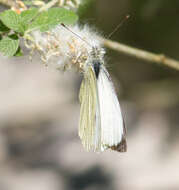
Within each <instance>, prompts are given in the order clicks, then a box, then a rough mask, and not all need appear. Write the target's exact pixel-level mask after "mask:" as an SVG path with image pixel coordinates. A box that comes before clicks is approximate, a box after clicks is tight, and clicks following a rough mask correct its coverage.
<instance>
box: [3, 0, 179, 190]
mask: <svg viewBox="0 0 179 190" xmlns="http://www.w3.org/2000/svg"><path fill="white" fill-rule="evenodd" d="M4 8H5V7H1V10H2V9H4ZM128 14H130V16H131V17H130V19H129V20H128V21H126V22H125V23H124V24H123V26H122V27H120V29H119V30H118V31H117V32H116V33H115V34H114V35H113V36H112V37H111V39H112V40H115V41H119V42H122V43H125V44H128V45H130V46H134V47H137V48H142V49H145V50H147V51H151V52H154V53H163V54H166V55H167V56H169V57H172V58H175V59H177V60H179V35H178V34H179V1H178V0H172V1H171V0H170V1H169V0H155V1H151V0H143V1H141V0H135V1H133V0H125V1H124V0H123V1H122V0H113V1H110V0H96V1H95V0H93V1H91V3H90V4H88V7H86V10H85V11H81V12H80V16H81V19H80V20H81V23H88V24H89V25H92V26H95V27H96V28H97V30H98V31H99V32H100V33H102V34H103V35H104V36H108V34H109V33H110V32H112V31H113V30H114V28H115V27H116V26H117V25H118V24H119V23H120V22H121V20H122V19H123V18H124V17H125V16H126V15H128ZM24 52H25V56H23V57H18V58H5V57H3V56H1V57H0V190H131V189H132V190H168V189H172V190H178V189H179V162H178V160H179V151H178V147H179V115H178V113H179V87H178V83H179V76H178V71H175V70H173V69H170V68H167V67H164V66H158V65H156V64H155V63H151V64H150V63H147V62H145V61H141V60H138V59H135V58H131V57H128V56H126V55H123V54H120V53H118V52H115V51H112V50H109V49H107V55H106V61H107V65H108V70H109V72H110V74H111V76H112V79H113V81H114V84H115V87H116V90H117V94H118V97H119V100H120V104H121V107H122V112H123V115H124V118H125V122H126V127H127V141H128V152H127V153H123V154H120V153H117V152H114V151H106V152H103V153H101V154H98V153H93V152H86V151H85V150H84V148H83V147H82V144H81V142H80V139H79V137H78V120H79V110H80V107H79V102H78V91H79V88H80V82H81V76H80V75H79V74H77V73H76V72H66V73H64V74H61V73H59V72H58V71H57V70H54V69H52V68H46V67H44V65H42V64H41V63H40V62H41V61H40V60H39V58H38V56H35V57H33V61H32V62H31V61H30V60H29V55H28V54H29V52H28V51H27V50H26V49H24Z"/></svg>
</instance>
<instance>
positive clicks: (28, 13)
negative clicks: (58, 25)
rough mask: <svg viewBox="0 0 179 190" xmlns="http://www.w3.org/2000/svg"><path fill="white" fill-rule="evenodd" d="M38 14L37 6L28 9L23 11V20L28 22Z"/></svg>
mask: <svg viewBox="0 0 179 190" xmlns="http://www.w3.org/2000/svg"><path fill="white" fill-rule="evenodd" d="M37 14H38V9H37V8H32V9H28V10H25V11H22V12H21V14H20V16H21V22H23V23H26V24H28V22H30V21H31V20H32V19H33V18H35V17H36V16H37Z"/></svg>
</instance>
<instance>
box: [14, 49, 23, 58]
mask: <svg viewBox="0 0 179 190" xmlns="http://www.w3.org/2000/svg"><path fill="white" fill-rule="evenodd" d="M14 56H15V57H20V56H23V51H22V49H21V48H20V46H19V47H18V49H17V51H16V53H15V54H14Z"/></svg>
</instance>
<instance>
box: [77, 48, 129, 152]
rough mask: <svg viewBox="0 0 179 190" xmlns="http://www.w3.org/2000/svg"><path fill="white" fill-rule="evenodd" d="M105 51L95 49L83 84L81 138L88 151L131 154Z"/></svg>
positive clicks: (81, 94) (80, 97) (81, 90)
mask: <svg viewBox="0 0 179 190" xmlns="http://www.w3.org/2000/svg"><path fill="white" fill-rule="evenodd" d="M101 54H103V52H102V51H101V50H100V49H98V48H95V47H93V48H92V52H91V53H90V58H89V61H88V63H87V66H86V69H85V72H84V79H83V81H82V84H81V88H80V94H79V99H80V103H81V110H80V123H79V136H80V138H81V140H82V144H83V146H84V147H85V149H86V150H87V151H90V150H93V151H95V152H100V151H104V150H105V149H108V148H110V149H112V150H116V151H119V152H126V151H127V144H126V139H125V135H126V130H125V126H124V122H123V117H122V113H121V109H120V105H119V102H118V98H117V95H116V92H115V90H114V87H113V84H112V81H111V79H110V76H109V73H108V72H107V70H106V68H105V66H104V62H103V56H102V55H101Z"/></svg>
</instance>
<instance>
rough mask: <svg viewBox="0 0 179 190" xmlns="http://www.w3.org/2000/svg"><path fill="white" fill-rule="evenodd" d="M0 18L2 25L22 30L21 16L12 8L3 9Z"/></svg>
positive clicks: (17, 30)
mask: <svg viewBox="0 0 179 190" xmlns="http://www.w3.org/2000/svg"><path fill="white" fill-rule="evenodd" d="M0 19H1V21H2V22H3V24H4V25H6V26H7V27H8V28H10V29H12V30H14V31H16V32H22V33H23V32H24V25H23V23H22V21H21V16H20V15H18V14H17V13H16V12H14V11H12V10H7V11H4V12H2V13H1V14H0Z"/></svg>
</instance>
